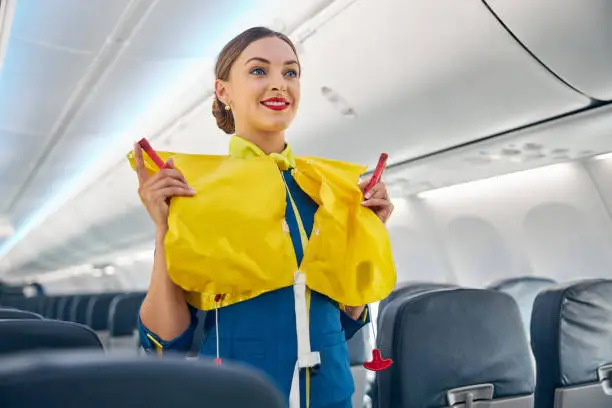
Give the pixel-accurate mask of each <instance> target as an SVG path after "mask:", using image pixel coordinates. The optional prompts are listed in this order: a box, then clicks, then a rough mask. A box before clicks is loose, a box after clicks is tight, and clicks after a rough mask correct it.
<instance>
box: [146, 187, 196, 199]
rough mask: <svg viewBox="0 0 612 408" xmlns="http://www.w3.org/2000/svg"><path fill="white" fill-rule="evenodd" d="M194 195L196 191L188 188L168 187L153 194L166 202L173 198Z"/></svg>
mask: <svg viewBox="0 0 612 408" xmlns="http://www.w3.org/2000/svg"><path fill="white" fill-rule="evenodd" d="M194 195H195V191H194V190H193V189H189V188H187V187H166V188H162V189H160V190H157V191H156V192H155V193H154V194H153V196H154V197H155V198H156V199H158V200H166V199H168V198H171V197H193V196H194Z"/></svg>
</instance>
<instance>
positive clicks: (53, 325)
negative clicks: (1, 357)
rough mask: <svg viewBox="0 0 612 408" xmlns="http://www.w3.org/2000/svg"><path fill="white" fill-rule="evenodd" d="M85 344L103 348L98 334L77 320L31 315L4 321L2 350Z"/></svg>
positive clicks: (1, 324)
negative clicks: (27, 318) (45, 318)
mask: <svg viewBox="0 0 612 408" xmlns="http://www.w3.org/2000/svg"><path fill="white" fill-rule="evenodd" d="M83 348H85V349H97V350H100V351H102V350H103V348H102V343H100V339H99V338H98V336H96V334H95V333H94V332H93V331H92V330H90V329H89V328H88V327H85V326H83V325H80V324H77V323H72V322H61V321H57V320H31V319H30V320H1V321H0V354H10V353H17V352H23V351H35V350H50V349H53V350H57V349H83Z"/></svg>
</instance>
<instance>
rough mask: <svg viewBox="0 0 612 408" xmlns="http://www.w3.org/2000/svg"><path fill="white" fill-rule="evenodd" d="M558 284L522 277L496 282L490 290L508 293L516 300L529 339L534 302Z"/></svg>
mask: <svg viewBox="0 0 612 408" xmlns="http://www.w3.org/2000/svg"><path fill="white" fill-rule="evenodd" d="M556 284H557V282H556V281H555V280H553V279H548V278H541V277H537V276H522V277H518V278H511V279H504V280H501V281H498V282H495V283H493V284H491V285H489V289H491V290H497V291H500V292H504V293H507V294H508V295H510V296H512V297H513V298H514V300H515V301H516V303H517V304H518V306H519V310H520V311H521V318H522V319H523V326H524V327H525V333H527V337H529V336H530V327H531V310H532V309H533V302H534V301H535V298H536V296H538V293H540V292H541V291H543V290H544V289H548V288H550V287H551V286H554V285H556Z"/></svg>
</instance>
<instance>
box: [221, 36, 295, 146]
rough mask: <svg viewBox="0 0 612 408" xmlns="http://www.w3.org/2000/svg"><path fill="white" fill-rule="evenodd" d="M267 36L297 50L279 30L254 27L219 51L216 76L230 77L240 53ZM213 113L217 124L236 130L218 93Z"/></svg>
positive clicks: (226, 129)
mask: <svg viewBox="0 0 612 408" xmlns="http://www.w3.org/2000/svg"><path fill="white" fill-rule="evenodd" d="M267 37H276V38H279V39H281V40H283V41H284V42H286V43H287V44H289V46H290V47H291V49H292V50H293V52H294V53H295V55H296V56H297V51H296V49H295V45H293V42H292V41H291V40H290V39H289V37H287V36H286V35H285V34H282V33H279V32H277V31H273V30H270V29H269V28H266V27H253V28H249V29H248V30H246V31H243V32H242V33H240V34H238V35H237V36H236V37H234V38H233V39H232V40H231V41H230V42H228V43H227V44H226V45H225V47H223V49H222V50H221V52H220V53H219V56H218V57H217V64H216V65H215V77H216V78H217V79H220V80H222V81H227V80H228V79H229V75H230V71H231V69H232V66H233V65H234V62H236V60H237V59H238V57H239V56H240V54H242V52H243V51H244V50H245V48H247V47H248V46H249V45H251V43H253V42H255V41H258V40H261V39H263V38H267ZM212 114H213V116H214V117H215V119H216V120H217V126H218V127H219V129H221V130H223V131H224V132H225V133H227V134H232V133H234V132H235V131H236V125H235V123H234V115H233V114H232V112H231V111H228V110H225V104H224V103H223V102H221V101H220V100H219V98H218V97H217V93H216V92H215V96H214V98H213V105H212Z"/></svg>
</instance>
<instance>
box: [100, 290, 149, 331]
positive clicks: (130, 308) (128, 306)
mask: <svg viewBox="0 0 612 408" xmlns="http://www.w3.org/2000/svg"><path fill="white" fill-rule="evenodd" d="M144 297H145V293H129V294H125V295H120V296H116V297H115V298H113V300H112V301H111V303H110V306H109V313H108V334H109V336H110V337H124V336H133V335H134V331H135V330H136V326H137V322H138V312H139V311H140V305H141V304H142V301H143V300H144Z"/></svg>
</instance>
